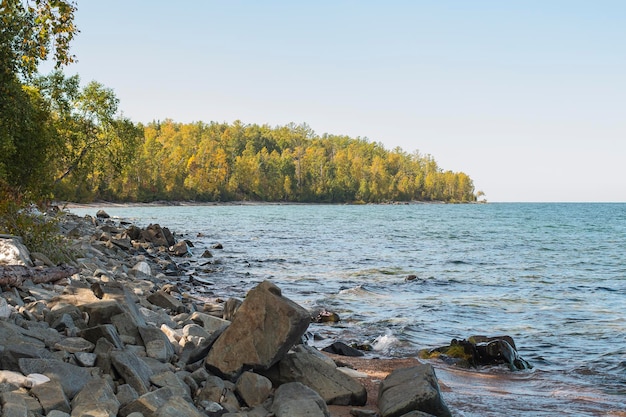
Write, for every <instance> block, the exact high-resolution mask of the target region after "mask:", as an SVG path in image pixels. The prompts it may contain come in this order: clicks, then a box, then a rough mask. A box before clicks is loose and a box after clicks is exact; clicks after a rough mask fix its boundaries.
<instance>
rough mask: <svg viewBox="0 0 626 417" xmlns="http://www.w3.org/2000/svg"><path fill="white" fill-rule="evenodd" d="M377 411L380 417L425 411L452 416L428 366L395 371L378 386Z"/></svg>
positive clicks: (432, 371)
mask: <svg viewBox="0 0 626 417" xmlns="http://www.w3.org/2000/svg"><path fill="white" fill-rule="evenodd" d="M378 408H379V409H380V413H381V415H382V417H400V416H402V415H404V414H407V413H409V412H411V411H424V412H426V413H430V414H432V415H435V416H439V417H449V416H451V413H450V410H449V409H448V406H447V405H446V404H445V402H444V401H443V398H442V397H441V392H440V390H439V383H438V382H437V376H436V375H435V370H434V369H433V367H432V365H430V364H420V365H417V366H413V367H411V368H402V369H396V370H395V371H393V372H392V373H390V374H389V375H388V376H387V377H386V378H385V379H384V380H383V381H382V383H381V385H380V390H379V392H378Z"/></svg>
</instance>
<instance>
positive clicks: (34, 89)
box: [0, 0, 476, 212]
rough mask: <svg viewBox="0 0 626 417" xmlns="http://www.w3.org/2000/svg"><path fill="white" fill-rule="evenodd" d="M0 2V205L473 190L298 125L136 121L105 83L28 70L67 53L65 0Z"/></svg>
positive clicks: (340, 198) (373, 147) (469, 194)
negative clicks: (127, 115)
mask: <svg viewBox="0 0 626 417" xmlns="http://www.w3.org/2000/svg"><path fill="white" fill-rule="evenodd" d="M0 11H1V14H0V22H1V23H2V26H3V28H2V31H1V32H0V203H2V202H7V201H10V200H15V199H17V198H19V199H23V200H38V201H42V200H50V199H63V200H70V201H81V202H86V201H93V200H110V201H141V202H148V201H155V200H195V201H207V202H208V201H231V200H252V201H290V202H329V203H330V202H332V203H338V202H384V201H410V200H420V201H435V200H437V201H446V202H471V201H475V200H476V194H475V193H474V185H473V183H472V180H471V179H470V178H469V177H468V176H467V175H466V174H464V173H462V172H461V173H455V172H452V171H443V170H442V169H441V168H439V167H438V166H437V163H436V162H435V160H434V159H433V158H432V157H431V156H429V155H421V154H419V153H417V152H415V153H412V154H409V153H406V152H404V151H403V150H401V149H399V148H396V149H394V150H391V151H390V150H387V149H385V148H384V147H383V146H382V145H381V144H379V143H375V142H370V141H368V140H366V139H362V138H350V137H347V136H337V135H329V134H324V135H322V136H319V135H317V134H315V133H314V132H313V130H311V128H309V127H308V126H307V125H305V124H302V125H295V124H290V125H287V126H278V127H270V126H268V125H257V124H243V123H241V122H234V123H232V124H229V123H208V124H207V123H202V122H198V123H191V124H181V123H176V122H174V121H171V120H166V121H164V122H153V123H150V124H148V125H146V126H144V125H141V124H135V123H133V122H132V121H131V120H129V119H127V118H125V117H123V116H122V115H121V113H120V112H119V109H118V105H119V101H118V99H117V97H116V96H115V94H114V92H113V91H112V90H111V89H109V88H106V87H105V86H103V85H101V84H99V83H97V82H90V83H88V84H87V85H86V86H81V83H80V79H79V77H78V76H72V77H67V76H66V75H64V74H63V73H62V72H61V71H56V72H53V73H52V74H50V75H48V76H40V75H39V74H38V72H37V70H38V65H39V63H40V62H42V61H43V60H45V59H50V58H52V59H53V60H54V61H55V62H56V63H57V66H58V67H61V66H63V65H66V64H69V63H71V62H72V61H73V60H74V57H73V56H72V55H71V54H70V50H69V44H70V41H71V40H72V39H73V37H74V35H75V34H77V32H78V31H77V29H76V27H75V26H74V24H73V20H74V12H75V11H76V4H75V2H74V1H72V0H55V1H50V0H41V1H37V2H35V3H33V4H32V5H31V4H30V3H29V2H22V1H18V0H7V1H3V2H2V5H1V6H0ZM2 210H3V209H2V204H0V212H1V211H2ZM5 211H6V210H5Z"/></svg>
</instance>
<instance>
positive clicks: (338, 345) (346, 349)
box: [322, 342, 364, 356]
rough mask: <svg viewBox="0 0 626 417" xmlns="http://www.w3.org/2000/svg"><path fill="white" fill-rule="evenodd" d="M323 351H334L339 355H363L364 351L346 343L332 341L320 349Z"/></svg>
mask: <svg viewBox="0 0 626 417" xmlns="http://www.w3.org/2000/svg"><path fill="white" fill-rule="evenodd" d="M322 350H323V351H324V352H328V353H334V354H335V355H341V356H363V355H364V353H363V352H361V351H360V350H357V349H355V348H353V347H350V346H348V345H346V344H345V343H343V342H334V343H333V344H331V345H330V346H326V347H325V348H323V349H322Z"/></svg>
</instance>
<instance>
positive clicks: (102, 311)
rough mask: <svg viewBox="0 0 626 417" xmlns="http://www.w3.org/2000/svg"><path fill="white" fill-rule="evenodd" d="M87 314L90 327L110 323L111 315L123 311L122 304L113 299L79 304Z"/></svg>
mask: <svg viewBox="0 0 626 417" xmlns="http://www.w3.org/2000/svg"><path fill="white" fill-rule="evenodd" d="M79 309H80V310H81V311H83V312H85V313H87V315H88V316H89V322H88V323H87V324H88V325H89V326H90V327H93V326H97V325H100V324H111V317H113V316H115V315H117V314H120V313H122V312H123V310H122V306H121V305H120V304H119V303H118V302H117V301H115V300H100V301H95V302H93V303H87V304H83V305H81V306H79Z"/></svg>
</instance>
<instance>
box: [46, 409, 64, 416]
mask: <svg viewBox="0 0 626 417" xmlns="http://www.w3.org/2000/svg"><path fill="white" fill-rule="evenodd" d="M46 417H70V415H69V414H68V413H66V412H65V411H60V410H52V411H50V412H49V413H48V414H46Z"/></svg>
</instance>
